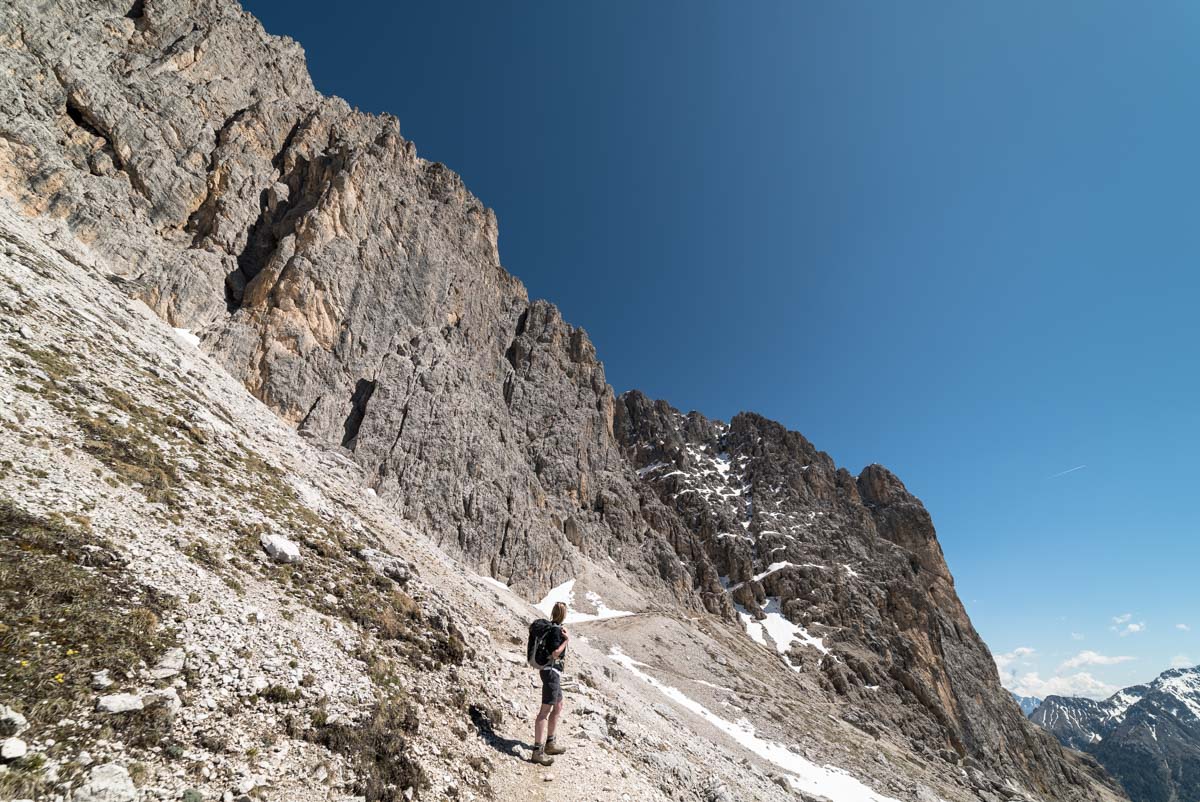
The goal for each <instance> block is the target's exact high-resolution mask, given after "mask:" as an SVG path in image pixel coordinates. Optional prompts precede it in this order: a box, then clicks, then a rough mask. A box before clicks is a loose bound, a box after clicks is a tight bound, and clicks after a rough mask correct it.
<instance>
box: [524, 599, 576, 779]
mask: <svg viewBox="0 0 1200 802" xmlns="http://www.w3.org/2000/svg"><path fill="white" fill-rule="evenodd" d="M566 618H567V605H565V604H563V603H562V602H558V603H557V604H555V605H554V607H553V609H551V611H550V620H549V621H547V620H546V619H544V618H539V619H538V620H537V621H534V622H533V623H532V624H530V625H529V646H528V648H527V652H528V654H527V657H528V659H529V663H530V665H531V666H533V667H535V668H537V670H538V675H539V676H540V677H541V679H542V706H541V708H540V709H539V710H538V714H537V719H536V720H535V721H534V724H533V756H532V757H530V758H529V759H530V760H531V761H532V762H534V763H537V764H539V765H542V766H549V765H551V764H552V763H553V762H554V758H552V757H550V756H551V755H561V754H562V753H563V752H565V751H566V750H565V749H563V748H562V747H561V746H559V745H558V742H557V740H556V739H555V735H554V731H555V729H556V728H557V727H558V717H559V716H560V715H561V714H562V705H563V694H562V670H563V663H564V658H565V657H566V654H567V643H568V642H569V641H570V640H571V637H570V635H568V634H567V630H566V629H565V628H564V627H563V621H565V620H566ZM543 736H544V737H545V740H543Z"/></svg>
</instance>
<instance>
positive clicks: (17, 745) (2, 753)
mask: <svg viewBox="0 0 1200 802" xmlns="http://www.w3.org/2000/svg"><path fill="white" fill-rule="evenodd" d="M28 752H29V745H28V744H26V743H25V742H24V741H22V740H21V739H20V738H6V739H4V740H3V741H0V760H4V761H6V762H7V761H9V760H18V759H20V758H23V757H25V755H26V753H28Z"/></svg>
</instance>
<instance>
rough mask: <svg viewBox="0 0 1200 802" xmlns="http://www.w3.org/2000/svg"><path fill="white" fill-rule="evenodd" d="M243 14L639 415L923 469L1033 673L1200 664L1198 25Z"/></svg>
mask: <svg viewBox="0 0 1200 802" xmlns="http://www.w3.org/2000/svg"><path fill="white" fill-rule="evenodd" d="M246 5H247V8H248V9H249V10H251V11H253V12H254V13H256V14H257V15H258V16H259V17H260V18H261V19H262V20H263V21H264V24H265V25H266V28H267V30H268V31H270V32H272V33H276V34H287V35H290V36H292V37H294V38H296V39H298V40H300V42H301V43H302V44H303V45H304V46H305V49H306V51H307V53H308V59H309V66H310V69H311V70H312V73H313V78H314V81H315V83H316V85H317V87H318V88H319V89H320V90H322V91H324V92H326V93H330V94H337V95H340V96H342V97H344V98H346V99H347V100H348V101H349V102H350V103H351V104H353V105H355V106H358V107H359V108H362V109H363V110H366V111H372V112H384V111H386V112H389V113H392V114H395V115H396V116H397V117H399V119H400V125H401V130H402V132H403V133H404V134H405V135H406V136H407V137H408V138H410V139H412V140H413V141H415V142H416V144H417V149H418V152H419V153H420V154H421V155H423V156H425V157H426V158H429V159H433V160H437V161H442V162H445V163H446V164H448V165H449V166H450V167H452V168H453V169H454V170H456V171H457V172H459V173H460V174H461V175H462V176H463V177H464V179H465V181H466V183H467V185H468V186H469V187H470V188H471V189H472V191H473V192H474V193H475V194H476V195H478V196H479V197H480V198H481V199H482V200H483V201H484V202H485V203H486V204H487V205H488V206H490V207H492V208H493V209H495V210H496V213H497V215H498V216H499V220H500V249H501V258H502V260H503V262H504V264H505V266H506V267H507V268H508V269H509V270H510V271H512V272H513V273H515V274H516V275H517V276H519V277H520V278H521V279H522V280H524V282H525V283H526V285H527V286H528V287H529V290H530V294H531V295H532V296H534V297H545V298H549V299H550V300H552V301H554V302H555V303H557V304H558V305H559V307H560V308H561V309H562V310H563V314H564V316H565V317H566V318H567V320H569V321H571V322H573V323H575V324H576V325H581V326H583V327H584V328H586V329H587V331H588V332H589V333H590V334H591V336H592V339H593V340H594V341H595V343H596V346H597V349H598V351H599V353H600V356H601V358H602V359H603V360H604V362H605V367H606V369H607V372H608V378H609V381H610V382H611V383H612V385H613V387H614V389H615V390H616V391H617V392H618V393H619V392H622V391H624V390H626V389H630V388H639V389H641V390H643V391H645V392H646V393H648V394H649V395H651V396H655V397H661V398H666V399H668V400H669V401H670V402H671V403H672V404H674V405H675V406H677V407H679V408H680V409H682V410H685V411H686V410H689V409H697V410H700V411H701V412H703V413H705V414H706V415H709V416H712V417H718V418H723V419H728V418H729V417H731V416H732V415H733V414H735V413H736V412H738V411H739V410H754V411H757V412H761V413H763V414H765V415H767V416H769V417H773V418H776V419H778V420H780V421H782V422H783V423H785V424H786V425H788V426H789V427H791V428H794V429H797V430H799V431H801V432H803V433H804V434H805V435H807V436H808V437H809V439H811V440H812V441H813V442H814V443H816V445H817V446H818V447H820V448H823V449H825V450H826V451H828V452H829V453H830V454H831V455H832V456H833V457H834V459H836V460H837V462H838V463H839V464H842V465H845V466H847V467H848V468H850V469H851V470H852V471H856V472H857V471H858V470H860V469H861V468H862V467H863V466H865V465H866V464H868V463H871V462H880V463H883V464H885V465H887V466H889V467H890V468H892V469H893V470H894V471H895V472H896V473H897V474H898V475H900V477H901V478H902V479H903V480H904V481H905V482H906V483H907V485H908V487H909V489H910V490H912V491H913V492H914V493H916V494H917V495H918V496H920V497H921V498H922V499H923V500H924V502H925V504H926V505H927V506H928V507H929V509H930V511H931V512H932V514H933V518H934V521H935V523H936V524H937V527H938V531H939V535H940V538H941V541H942V544H943V547H944V549H945V552H946V556H947V559H948V560H949V563H950V567H951V569H952V571H953V572H954V574H955V576H956V577H957V582H958V588H959V592H960V594H961V595H962V598H963V601H964V603H965V604H966V606H967V609H968V611H969V612H970V614H971V616H972V619H973V620H974V622H975V625H976V627H977V628H978V629H979V631H980V633H981V634H982V635H983V637H984V638H985V640H987V642H988V644H989V645H990V646H991V647H992V650H993V652H995V653H996V654H997V655H1001V657H1000V662H1002V663H1004V665H1005V672H1004V673H1005V678H1006V684H1009V685H1010V686H1011V687H1017V688H1019V689H1021V690H1023V691H1026V692H1033V693H1037V694H1038V695H1041V694H1042V693H1046V692H1073V691H1074V692H1088V693H1091V694H1093V695H1104V694H1105V693H1106V692H1107V691H1108V690H1110V689H1112V688H1115V687H1117V686H1122V685H1127V684H1131V683H1133V682H1139V681H1146V680H1148V679H1150V678H1152V677H1154V676H1155V675H1157V674H1158V673H1159V672H1160V671H1162V670H1164V669H1166V668H1167V667H1168V665H1170V664H1171V663H1172V661H1176V662H1179V663H1183V662H1188V663H1195V662H1200V577H1198V576H1197V569H1198V568H1200V560H1198V557H1200V545H1198V543H1200V537H1198V535H1200V532H1198V531H1197V529H1198V524H1197V501H1200V493H1198V492H1197V487H1196V483H1197V480H1198V478H1200V471H1197V467H1196V466H1197V458H1196V452H1197V450H1198V448H1200V405H1198V404H1197V395H1198V394H1200V371H1198V368H1200V360H1198V357H1200V315H1198V314H1197V308H1196V307H1197V303H1198V300H1200V270H1198V267H1200V260H1198V258H1197V257H1198V255H1200V254H1198V250H1200V155H1198V154H1200V46H1197V42H1200V6H1198V5H1196V4H1194V3H1184V2H1179V3H1176V2H1168V1H1167V0H1160V2H1156V3H1153V4H1138V3H1126V2H1106V1H1104V0H1085V1H1080V2H1069V1H1067V0H1059V1H1058V2H1054V3H1046V2H1042V1H1041V0H1037V1H1036V2H1006V3H991V4H984V3H961V2H951V1H950V0H946V2H939V3H928V2H905V3H877V2H865V1H864V2H838V3H819V2H804V1H801V0H796V1H794V2H793V1H791V0H789V1H788V2H756V3H734V2H729V3H724V4H714V3H706V2H691V0H688V1H687V2H683V1H680V2H665V1H663V0H656V2H653V3H642V2H607V3H561V2H549V1H547V2H527V3H511V4H510V3H493V2H477V3H476V2H470V3H468V2H445V1H441V0H439V2H436V3H427V4H424V6H422V5H419V4H415V3H413V4H407V3H406V4H397V3H394V2H380V1H379V0H375V1H374V2H360V3H357V4H354V6H353V9H352V10H351V8H350V7H349V6H342V7H339V9H338V10H336V11H334V10H331V8H332V7H331V6H330V5H329V4H328V3H324V2H313V1H311V0H287V2H282V0H246ZM1083 466H1086V467H1083ZM1180 625H1183V626H1187V627H1190V630H1185V629H1183V628H1181V627H1180ZM1025 650H1033V651H1031V652H1028V651H1025ZM1125 658H1127V659H1125ZM1030 675H1032V676H1030Z"/></svg>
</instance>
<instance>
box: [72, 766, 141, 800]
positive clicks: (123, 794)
mask: <svg viewBox="0 0 1200 802" xmlns="http://www.w3.org/2000/svg"><path fill="white" fill-rule="evenodd" d="M137 798H138V794H137V788H136V787H134V784H133V779H132V778H131V777H130V776H129V772H128V771H127V770H126V769H125V767H123V766H120V765H117V764H116V763H105V764H103V765H100V766H96V767H95V768H93V769H92V770H91V771H90V772H88V776H87V781H86V782H85V783H84V784H83V785H81V786H79V787H78V788H76V789H75V794H74V796H73V797H72V799H73V800H74V802H135V800H136V799H137Z"/></svg>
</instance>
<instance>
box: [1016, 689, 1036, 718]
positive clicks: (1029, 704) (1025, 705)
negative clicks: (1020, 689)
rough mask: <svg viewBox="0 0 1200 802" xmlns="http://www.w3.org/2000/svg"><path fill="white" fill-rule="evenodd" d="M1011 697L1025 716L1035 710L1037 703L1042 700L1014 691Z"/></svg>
mask: <svg viewBox="0 0 1200 802" xmlns="http://www.w3.org/2000/svg"><path fill="white" fill-rule="evenodd" d="M1013 698H1014V699H1016V700H1017V706H1018V707H1020V708H1021V712H1022V713H1024V714H1025V715H1026V716H1028V715H1029V714H1030V713H1032V712H1033V711H1034V710H1037V708H1038V705H1040V704H1041V703H1042V700H1041V699H1039V698H1037V697H1036V696H1020V695H1019V694H1016V693H1014V694H1013Z"/></svg>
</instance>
